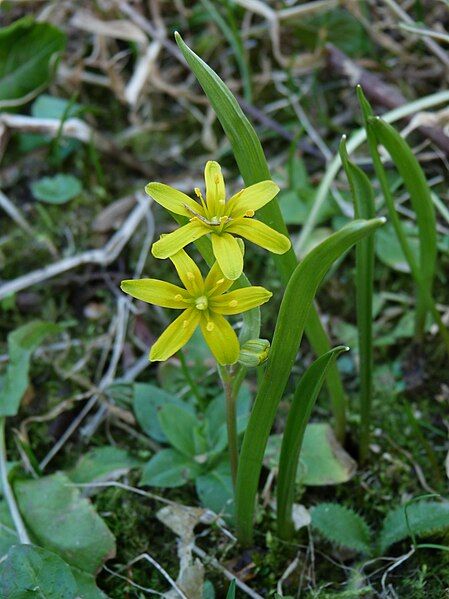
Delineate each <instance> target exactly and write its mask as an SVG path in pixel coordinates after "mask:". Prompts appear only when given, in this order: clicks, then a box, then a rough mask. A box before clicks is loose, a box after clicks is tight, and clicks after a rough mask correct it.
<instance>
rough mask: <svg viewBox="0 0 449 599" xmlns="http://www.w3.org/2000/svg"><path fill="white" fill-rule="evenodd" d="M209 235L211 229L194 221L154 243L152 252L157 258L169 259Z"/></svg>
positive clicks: (196, 220) (198, 221)
mask: <svg viewBox="0 0 449 599" xmlns="http://www.w3.org/2000/svg"><path fill="white" fill-rule="evenodd" d="M207 233H209V229H208V227H207V226H206V225H204V224H203V223H202V222H201V221H200V220H198V219H196V218H195V219H194V220H192V221H190V222H189V223H187V224H186V225H184V226H183V227H181V228H180V229H177V230H176V231H173V233H169V234H168V235H163V236H162V237H161V238H160V239H159V241H156V243H153V247H152V248H151V252H152V254H153V256H155V257H156V258H168V257H169V256H173V254H176V252H179V250H181V249H182V248H183V247H185V246H186V245H188V244H189V243H192V242H193V241H196V240H197V239H199V238H200V237H202V236H203V235H206V234H207Z"/></svg>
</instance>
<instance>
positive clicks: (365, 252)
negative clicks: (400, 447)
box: [340, 138, 376, 462]
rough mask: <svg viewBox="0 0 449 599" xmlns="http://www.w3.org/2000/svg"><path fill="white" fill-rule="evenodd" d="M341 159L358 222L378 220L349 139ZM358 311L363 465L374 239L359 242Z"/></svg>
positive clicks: (370, 365)
mask: <svg viewBox="0 0 449 599" xmlns="http://www.w3.org/2000/svg"><path fill="white" fill-rule="evenodd" d="M340 157H341V162H342V164H343V168H344V170H345V173H346V176H347V178H348V182H349V187H350V189H351V195H352V199H353V202H354V212H355V217H356V218H365V219H370V218H374V216H375V212H376V210H375V207H374V193H373V189H372V186H371V183H370V181H369V179H368V177H367V176H366V175H365V173H364V172H363V171H362V170H361V169H360V168H359V167H358V166H356V165H355V164H353V163H352V162H351V161H350V160H349V155H348V152H347V149H346V138H343V139H342V141H341V144H340ZM355 258H356V259H355V265H356V273H355V283H356V310H357V329H358V338H359V364H360V366H359V369H360V439H359V455H360V459H361V461H362V462H363V461H364V460H365V459H366V458H367V455H368V451H369V427H370V416H371V402H372V393H373V293H374V284H373V277H374V236H373V235H370V236H369V237H365V238H364V239H362V240H361V241H359V242H358V244H357V246H356V257H355Z"/></svg>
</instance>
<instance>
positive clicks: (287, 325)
mask: <svg viewBox="0 0 449 599" xmlns="http://www.w3.org/2000/svg"><path fill="white" fill-rule="evenodd" d="M384 222H385V219H374V220H370V221H363V220H358V221H353V222H352V223H349V224H348V225H346V226H345V227H343V228H342V229H341V230H340V231H337V232H336V233H334V234H333V235H331V236H330V237H328V238H327V239H326V240H324V241H323V242H322V243H320V244H319V245H318V246H316V247H315V248H314V249H313V250H312V251H311V252H309V253H308V254H307V255H306V256H305V258H304V259H303V261H302V262H301V263H300V264H299V265H298V266H297V267H296V269H295V271H294V273H293V275H292V277H291V279H290V281H289V283H288V285H287V288H286V290H285V294H284V297H283V300H282V303H281V307H280V310H279V316H278V319H277V324H276V329H275V332H274V337H273V343H272V346H271V351H270V356H269V358H268V361H267V367H266V370H265V374H264V377H263V379H262V383H261V385H260V388H259V392H258V394H257V397H256V400H255V403H254V406H253V409H252V412H251V416H250V419H249V423H248V427H247V430H246V433H245V436H244V439H243V445H242V449H241V453H240V460H239V469H238V477H237V487H236V519H237V528H238V532H239V536H240V539H241V541H242V542H243V543H247V544H248V543H250V542H251V539H252V532H253V514H254V507H255V498H256V493H257V487H258V482H259V475H260V470H261V467H262V460H263V455H264V451H265V446H266V443H267V440H268V436H269V434H270V430H271V427H272V424H273V421H274V418H275V415H276V409H277V407H278V404H279V401H280V399H281V397H282V394H283V392H284V389H285V386H286V384H287V381H288V378H289V376H290V372H291V369H292V367H293V364H294V362H295V358H296V354H297V352H298V348H299V345H300V343H301V338H302V335H303V332H304V327H305V323H306V322H307V318H308V315H309V312H310V308H311V306H312V303H313V299H314V297H315V294H316V292H317V290H318V287H319V285H320V283H321V281H322V280H323V278H324V276H325V275H326V273H327V271H328V270H329V268H330V267H331V266H332V264H333V263H334V262H335V260H337V259H338V258H339V257H340V256H342V255H343V254H344V253H345V252H346V251H347V250H348V249H349V248H350V247H351V246H352V245H354V244H355V243H357V242H358V241H360V240H361V239H363V237H365V236H366V235H369V234H370V233H372V232H373V231H374V230H375V229H377V228H378V227H379V226H381V225H382V224H383V223H384Z"/></svg>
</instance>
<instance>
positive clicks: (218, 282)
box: [216, 279, 225, 285]
mask: <svg viewBox="0 0 449 599" xmlns="http://www.w3.org/2000/svg"><path fill="white" fill-rule="evenodd" d="M224 282H225V280H224V279H218V281H217V283H216V285H221V284H222V283H224Z"/></svg>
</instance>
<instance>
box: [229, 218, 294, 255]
mask: <svg viewBox="0 0 449 599" xmlns="http://www.w3.org/2000/svg"><path fill="white" fill-rule="evenodd" d="M226 231H227V232H228V233H233V234H234V235H240V236H241V237H245V239H248V240H249V241H252V242H253V243H255V244H257V245H260V246H261V247H263V248H265V249H266V250H268V251H269V252H273V253H274V254H285V252H286V251H287V250H289V249H290V246H291V243H290V239H289V238H288V237H286V236H285V235H282V233H278V232H277V231H275V230H274V229H272V228H271V227H269V226H268V225H266V224H265V223H261V222H260V221H258V220H254V219H253V218H245V219H243V218H242V219H240V220H238V221H236V222H235V223H231V224H230V225H229V227H227V228H226Z"/></svg>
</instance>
